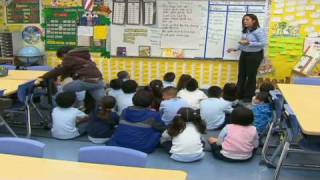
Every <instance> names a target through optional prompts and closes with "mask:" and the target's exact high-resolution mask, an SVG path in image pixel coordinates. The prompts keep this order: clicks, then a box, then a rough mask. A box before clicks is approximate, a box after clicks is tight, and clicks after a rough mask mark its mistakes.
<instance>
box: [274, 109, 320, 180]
mask: <svg viewBox="0 0 320 180" xmlns="http://www.w3.org/2000/svg"><path fill="white" fill-rule="evenodd" d="M284 108H285V111H286V113H287V118H286V125H287V126H286V127H285V128H286V133H285V139H284V144H283V149H282V152H281V155H280V158H279V160H278V162H277V166H276V170H275V172H274V176H273V179H274V180H277V179H278V177H279V174H280V170H281V168H282V167H283V166H285V167H294V168H302V169H306V168H311V169H315V168H317V169H318V170H319V169H320V165H316V164H306V163H299V164H297V163H284V160H285V159H286V158H287V155H288V153H299V154H312V155H314V156H320V136H308V135H304V134H303V133H302V131H301V129H300V126H299V123H298V120H297V117H296V116H295V115H294V112H293V111H292V109H291V108H290V106H288V105H286V106H284ZM313 140H316V141H313Z"/></svg>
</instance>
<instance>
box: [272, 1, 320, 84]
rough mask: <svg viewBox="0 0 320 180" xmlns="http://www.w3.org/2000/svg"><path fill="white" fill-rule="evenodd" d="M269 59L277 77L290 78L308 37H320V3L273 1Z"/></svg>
mask: <svg viewBox="0 0 320 180" xmlns="http://www.w3.org/2000/svg"><path fill="white" fill-rule="evenodd" d="M270 13H271V17H270V29H269V34H270V39H269V49H268V55H269V58H270V59H271V60H272V64H273V65H274V67H275V70H276V71H275V74H274V76H275V77H277V78H280V79H283V78H285V77H288V76H290V74H291V71H292V69H293V67H294V65H295V64H296V63H297V62H298V61H300V59H301V57H302V55H303V54H304V52H303V46H304V40H305V38H306V37H307V36H318V35H320V3H319V1H317V0H276V1H272V8H271V12H270Z"/></svg>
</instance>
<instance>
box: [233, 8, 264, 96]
mask: <svg viewBox="0 0 320 180" xmlns="http://www.w3.org/2000/svg"><path fill="white" fill-rule="evenodd" d="M266 39H267V36H266V33H265V31H264V30H263V29H262V28H260V25H259V20H258V18H257V16H256V15H254V14H246V15H244V16H243V18H242V38H241V40H240V41H239V47H238V48H237V49H234V48H230V49H228V50H227V51H228V53H231V52H232V51H238V50H240V51H241V55H240V60H239V68H238V82H237V91H238V98H239V99H242V100H243V101H244V102H251V99H252V97H253V96H254V95H255V90H256V76H257V72H258V68H259V65H260V63H261V61H262V59H263V49H264V47H265V46H266Z"/></svg>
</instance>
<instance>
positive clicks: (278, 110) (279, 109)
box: [260, 90, 285, 167]
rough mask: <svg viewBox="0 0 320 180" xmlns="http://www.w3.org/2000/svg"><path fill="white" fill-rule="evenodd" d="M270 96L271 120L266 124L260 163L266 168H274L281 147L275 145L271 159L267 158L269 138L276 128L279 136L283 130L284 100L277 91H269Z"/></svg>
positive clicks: (269, 146)
mask: <svg viewBox="0 0 320 180" xmlns="http://www.w3.org/2000/svg"><path fill="white" fill-rule="evenodd" d="M270 96H271V102H272V108H273V119H272V121H271V122H270V123H269V124H268V131H267V133H266V139H265V142H264V144H263V148H262V151H261V161H260V164H266V165H267V166H268V167H275V166H276V165H275V162H274V161H275V159H276V157H277V155H278V154H279V153H280V151H281V148H282V146H281V145H277V147H276V150H275V151H274V153H273V154H272V156H271V157H269V156H268V152H269V149H270V148H271V145H270V144H271V143H270V141H271V137H272V134H273V131H274V130H275V129H276V128H278V130H279V131H280V132H279V135H281V132H282V130H283V128H282V123H283V122H282V121H283V113H284V106H285V102H284V98H283V96H282V94H281V92H280V91H279V90H273V91H270Z"/></svg>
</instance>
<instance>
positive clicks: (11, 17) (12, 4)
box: [6, 0, 40, 24]
mask: <svg viewBox="0 0 320 180" xmlns="http://www.w3.org/2000/svg"><path fill="white" fill-rule="evenodd" d="M6 3H7V4H6V7H7V23H8V24H37V23H40V13H39V12H40V10H39V0H27V1H26V0H12V1H6Z"/></svg>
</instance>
